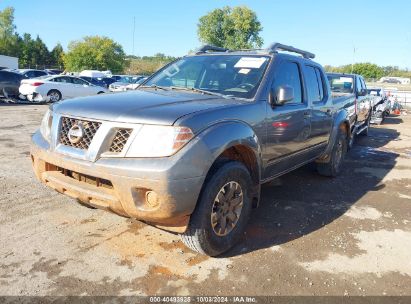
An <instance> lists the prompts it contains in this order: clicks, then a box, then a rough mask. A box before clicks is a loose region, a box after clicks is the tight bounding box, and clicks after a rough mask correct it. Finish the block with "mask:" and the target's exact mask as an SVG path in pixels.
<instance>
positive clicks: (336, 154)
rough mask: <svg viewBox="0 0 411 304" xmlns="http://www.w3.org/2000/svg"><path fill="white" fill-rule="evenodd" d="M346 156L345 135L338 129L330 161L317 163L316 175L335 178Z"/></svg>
mask: <svg viewBox="0 0 411 304" xmlns="http://www.w3.org/2000/svg"><path fill="white" fill-rule="evenodd" d="M346 154H347V134H346V132H345V131H343V130H342V129H341V128H340V129H339V130H338V134H337V138H336V140H335V142H334V146H333V148H332V151H331V156H330V161H329V162H327V163H317V171H318V173H319V174H320V175H323V176H330V177H336V176H337V175H338V174H339V173H340V172H341V168H342V164H343V162H344V158H345V155H346Z"/></svg>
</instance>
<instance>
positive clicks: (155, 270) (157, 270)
mask: <svg viewBox="0 0 411 304" xmlns="http://www.w3.org/2000/svg"><path fill="white" fill-rule="evenodd" d="M149 273H151V274H160V275H165V276H168V277H171V276H173V275H174V274H173V273H172V272H171V270H170V269H168V268H167V267H163V266H151V267H150V270H149Z"/></svg>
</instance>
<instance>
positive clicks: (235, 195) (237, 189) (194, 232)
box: [181, 161, 252, 256]
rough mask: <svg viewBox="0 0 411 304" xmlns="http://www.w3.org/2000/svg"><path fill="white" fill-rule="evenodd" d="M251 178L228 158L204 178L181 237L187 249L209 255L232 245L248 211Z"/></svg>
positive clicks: (241, 228) (243, 167)
mask: <svg viewBox="0 0 411 304" xmlns="http://www.w3.org/2000/svg"><path fill="white" fill-rule="evenodd" d="M251 185H252V180H251V177H250V173H249V172H248V170H247V168H246V167H245V166H244V165H243V164H242V163H240V162H236V161H230V162H228V163H225V164H223V165H222V166H221V167H219V168H218V169H217V170H215V171H214V173H212V174H211V175H210V176H209V177H208V178H207V179H206V181H205V184H204V187H203V189H202V191H201V194H200V197H199V200H198V202H197V206H196V209H195V210H194V213H193V214H192V215H191V218H190V223H189V225H188V227H187V230H186V232H185V233H184V234H182V235H181V239H182V241H183V242H184V244H185V245H186V246H187V247H189V248H190V249H192V250H194V251H197V252H199V253H202V254H206V255H209V256H216V255H219V254H221V253H223V252H225V251H227V250H229V249H230V248H231V247H232V246H234V245H235V244H236V243H237V242H238V240H239V239H240V238H241V236H242V234H243V233H244V230H245V227H246V225H247V222H248V218H249V215H250V212H251V195H250V188H251Z"/></svg>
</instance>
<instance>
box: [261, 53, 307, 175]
mask: <svg viewBox="0 0 411 304" xmlns="http://www.w3.org/2000/svg"><path fill="white" fill-rule="evenodd" d="M277 64H278V66H277V67H276V68H275V75H274V80H273V82H272V85H271V90H272V92H273V93H274V94H275V95H276V92H277V91H278V89H279V87H281V86H291V87H292V88H293V90H294V99H293V100H291V101H289V102H287V103H285V104H284V105H282V106H274V107H271V106H270V105H269V106H268V108H267V119H266V122H267V123H266V128H267V138H266V144H265V160H266V161H267V165H266V166H265V167H266V169H265V172H264V178H270V177H272V176H275V175H277V174H279V173H281V172H283V171H286V170H287V169H290V168H292V167H293V166H295V165H298V164H299V163H301V162H303V159H304V157H303V156H302V154H304V153H301V152H303V151H304V149H306V148H307V147H308V146H310V134H311V110H310V109H309V107H308V104H307V102H306V101H305V98H304V93H303V86H302V72H301V66H300V64H299V63H297V62H294V61H288V60H283V61H280V62H278V63H277Z"/></svg>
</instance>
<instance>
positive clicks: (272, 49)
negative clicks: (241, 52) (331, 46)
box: [267, 42, 315, 59]
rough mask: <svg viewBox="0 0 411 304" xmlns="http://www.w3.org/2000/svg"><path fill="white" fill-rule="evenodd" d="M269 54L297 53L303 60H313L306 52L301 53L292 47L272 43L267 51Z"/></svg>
mask: <svg viewBox="0 0 411 304" xmlns="http://www.w3.org/2000/svg"><path fill="white" fill-rule="evenodd" d="M267 50H268V51H269V52H270V53H276V52H277V51H287V52H292V53H297V54H300V55H302V56H303V57H304V58H307V59H314V58H315V55H314V54H313V53H310V52H307V51H303V50H300V49H297V48H295V47H293V46H289V45H285V44H281V43H278V42H274V43H272V44H271V45H270V46H269V47H268V49H267Z"/></svg>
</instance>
